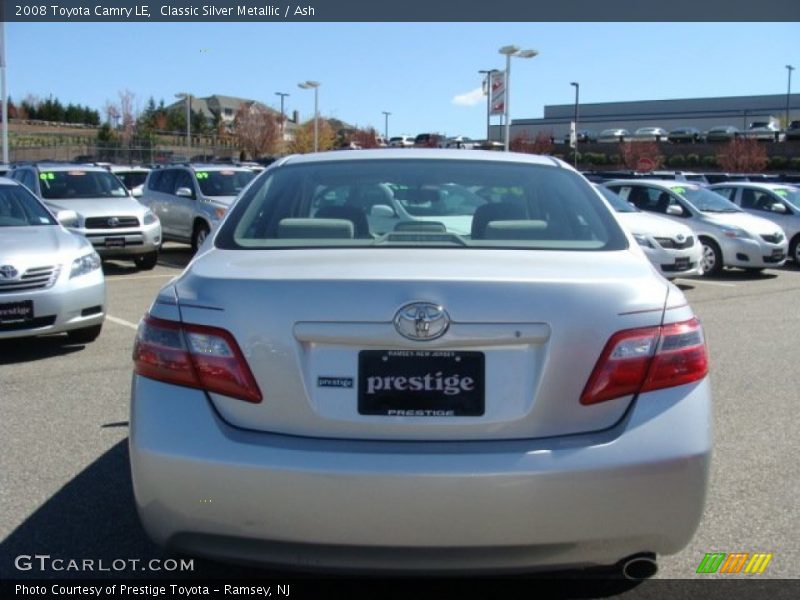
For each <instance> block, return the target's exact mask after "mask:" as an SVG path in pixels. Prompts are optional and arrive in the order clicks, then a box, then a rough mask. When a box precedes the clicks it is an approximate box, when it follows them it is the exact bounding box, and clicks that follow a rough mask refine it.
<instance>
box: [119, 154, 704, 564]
mask: <svg viewBox="0 0 800 600" xmlns="http://www.w3.org/2000/svg"><path fill="white" fill-rule="evenodd" d="M376 184H378V185H380V186H382V189H389V190H398V191H399V190H406V191H407V194H406V195H407V198H406V201H407V202H410V203H412V204H413V203H416V202H417V201H419V202H420V203H421V207H425V208H427V207H428V205H427V202H428V201H429V200H431V199H433V197H434V194H432V193H430V192H436V191H438V192H440V193H439V194H437V196H438V197H439V198H440V199H441V198H442V196H444V195H446V194H445V193H444V192H445V191H448V190H445V189H440V188H442V187H444V186H448V187H450V188H451V189H452V187H453V186H457V187H456V189H458V190H462V189H466V190H470V191H472V192H474V193H475V195H476V196H477V198H478V199H479V200H480V202H478V203H477V204H476V206H473V207H472V209H471V212H470V214H465V215H461V216H462V217H469V218H470V219H471V220H472V223H471V227H470V229H469V232H467V233H462V232H461V230H460V229H458V230H451V229H450V228H449V227H448V226H447V225H444V228H443V229H442V228H427V227H428V223H427V222H412V223H411V224H412V225H413V226H414V227H417V228H412V229H409V230H390V231H387V232H384V233H381V232H380V231H379V230H376V228H375V226H374V225H375V221H374V217H373V216H372V215H370V214H369V213H368V212H367V210H366V203H365V200H369V198H368V197H367V196H369V195H371V194H372V193H373V192H374V190H375V185H376ZM423 190H424V191H425V192H424V193H422V194H421V195H420V196H416V195H415V192H417V191H423ZM334 191H335V193H334ZM465 198H466V197H465ZM459 205H460V206H462V207H463V208H464V212H466V206H467V204H466V202H461V203H459ZM323 209H324V210H325V212H324V215H321V214H320V212H322V211H323ZM133 361H134V376H133V381H132V386H131V418H130V423H131V426H130V437H129V444H130V446H129V448H130V454H129V456H130V463H131V470H132V481H133V490H134V496H135V501H136V507H137V510H138V512H139V516H140V518H141V520H142V523H143V525H144V529H145V531H146V532H147V533H148V535H149V536H150V537H151V538H152V539H153V540H154V541H155V542H156V543H158V544H160V545H163V546H166V547H168V548H172V549H173V550H175V551H177V552H188V553H190V554H202V555H208V556H217V557H223V558H227V559H229V560H236V561H247V562H260V563H266V564H273V565H280V564H283V565H293V566H295V567H301V568H303V567H305V568H327V569H343V570H347V571H349V572H353V571H354V570H366V571H373V572H384V573H385V572H387V571H390V572H399V571H410V572H417V573H419V572H424V573H434V572H440V573H441V572H445V573H446V572H450V573H453V572H455V571H459V572H470V573H471V572H475V571H479V570H488V571H494V572H496V571H503V570H511V571H520V570H534V569H538V570H548V569H549V570H553V569H556V568H558V567H562V568H563V567H570V568H582V567H597V566H604V567H609V566H613V565H617V567H618V568H620V567H621V568H622V569H623V570H625V569H626V567H627V572H628V574H631V567H632V566H634V567H636V568H635V569H634V570H635V571H636V572H637V573H638V574H641V573H642V569H641V567H649V572H650V573H652V572H653V570H652V564H653V561H654V560H655V555H656V554H659V553H662V554H672V553H676V552H679V551H680V550H681V549H682V548H684V547H686V545H687V544H688V543H689V542H690V541H691V539H692V536H693V534H694V532H695V530H696V528H697V526H698V523H699V522H700V518H701V515H702V512H703V506H704V501H705V495H706V486H707V481H708V472H709V465H710V458H711V441H712V440H711V410H710V409H711V391H710V384H709V380H708V377H707V376H706V375H707V373H708V353H707V349H706V345H705V340H704V336H703V329H702V326H701V324H700V322H699V320H698V319H697V318H696V317H695V315H694V313H693V312H692V309H691V308H690V307H689V306H688V304H687V302H686V298H685V296H684V295H683V293H682V292H681V291H680V290H679V289H678V288H677V287H676V286H675V285H673V284H671V283H669V282H668V281H667V280H665V279H664V278H663V277H661V276H660V275H659V274H658V273H657V272H656V271H655V269H653V267H652V265H651V264H650V263H649V262H648V260H647V258H646V257H645V255H644V253H643V252H642V250H641V249H640V248H639V247H638V246H637V244H636V242H635V241H634V240H633V239H632V237H631V235H630V234H629V233H627V232H626V231H625V230H624V229H623V227H622V226H621V225H620V223H619V221H618V219H617V218H616V217H615V216H614V213H613V212H612V211H611V209H610V208H609V206H608V204H607V203H606V202H605V201H604V200H603V199H602V197H601V196H600V195H599V194H598V193H597V192H596V191H595V190H594V189H593V188H592V187H591V185H590V184H589V183H588V182H587V181H586V180H585V179H584V178H583V177H581V175H580V174H578V173H577V172H576V171H575V170H574V169H573V168H572V167H571V166H569V165H567V164H566V163H564V162H563V161H559V160H558V159H555V158H553V157H549V156H532V155H528V154H517V153H512V152H508V153H506V152H486V151H479V150H475V151H471V152H464V151H462V150H447V149H436V150H422V149H420V150H416V149H415V150H353V151H351V152H321V153H316V154H307V155H303V156H289V157H285V158H282V159H280V160H279V161H277V162H276V163H275V164H274V165H272V166H271V167H270V169H268V170H267V171H265V172H264V173H263V174H262V175H261V176H259V178H258V179H256V180H254V181H253V183H252V184H251V185H250V186H249V187H248V188H247V189H246V190H245V191H244V192H243V193H242V195H241V196H240V197H239V198H238V199H237V201H236V203H235V204H234V205H233V206H232V207H231V209H230V211H229V212H228V213H227V214H226V215H225V217H224V219H223V221H222V222H221V223H220V225H219V227H218V228H217V229H215V230H214V231H212V232H211V235H210V237H209V239H208V240H207V242H206V244H205V245H204V246H203V248H201V250H200V252H199V253H198V255H197V256H196V257H195V258H194V260H193V261H192V262H191V263H190V264H189V265H188V266H187V268H186V270H185V271H184V272H183V273H182V274H181V275H180V276H179V277H177V278H175V279H174V280H172V281H171V282H169V283H168V284H167V285H166V286H165V287H163V288H162V289H161V291H160V292H159V294H158V298H157V299H156V300H155V301H154V303H153V304H152V305H151V308H150V310H149V313H148V314H147V315H146V316H145V317H144V319H143V320H142V322H141V323H140V325H139V330H138V332H137V337H136V341H135V344H134V351H133ZM637 564H638V565H639V566H638V567H637V566H636V565H637Z"/></svg>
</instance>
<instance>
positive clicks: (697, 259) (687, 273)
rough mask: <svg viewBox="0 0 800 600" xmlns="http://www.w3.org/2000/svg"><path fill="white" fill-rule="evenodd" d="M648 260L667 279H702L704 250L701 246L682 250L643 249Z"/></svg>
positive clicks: (697, 245)
mask: <svg viewBox="0 0 800 600" xmlns="http://www.w3.org/2000/svg"><path fill="white" fill-rule="evenodd" d="M643 250H644V252H645V254H646V255H647V258H649V259H650V262H651V263H653V265H654V266H655V267H656V268H657V269H658V271H659V273H661V274H662V275H663V276H664V277H666V278H667V279H674V278H675V277H700V276H701V275H702V274H703V266H702V262H701V261H702V260H703V249H702V247H701V246H700V244H695V245H694V246H692V247H691V248H684V249H681V250H675V249H665V248H643Z"/></svg>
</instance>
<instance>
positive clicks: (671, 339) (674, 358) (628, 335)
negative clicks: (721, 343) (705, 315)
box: [581, 318, 708, 404]
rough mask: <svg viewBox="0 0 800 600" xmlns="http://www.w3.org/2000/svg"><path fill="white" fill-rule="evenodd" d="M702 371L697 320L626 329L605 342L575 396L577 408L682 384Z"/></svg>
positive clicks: (704, 369)
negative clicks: (581, 392) (577, 398)
mask: <svg viewBox="0 0 800 600" xmlns="http://www.w3.org/2000/svg"><path fill="white" fill-rule="evenodd" d="M707 373H708V352H707V350H706V343H705V339H704V337H703V329H702V327H701V326H700V322H699V321H698V320H697V319H696V318H694V319H691V320H690V321H684V322H683V323H673V324H670V325H662V326H661V327H647V328H644V329H628V330H626V331H620V332H617V333H615V334H614V335H612V336H611V339H609V340H608V343H607V344H606V347H605V348H604V349H603V353H602V354H601V355H600V360H598V361H597V365H596V366H595V368H594V371H592V375H591V377H589V381H588V382H587V383H586V387H585V388H584V390H583V394H581V404H596V403H598V402H604V401H606V400H613V399H614V398H619V397H621V396H628V395H631V394H637V393H639V392H647V391H652V390H659V389H662V388H668V387H674V386H676V385H683V384H685V383H691V382H692V381H697V380H699V379H702V378H703V377H705V376H706V374H707Z"/></svg>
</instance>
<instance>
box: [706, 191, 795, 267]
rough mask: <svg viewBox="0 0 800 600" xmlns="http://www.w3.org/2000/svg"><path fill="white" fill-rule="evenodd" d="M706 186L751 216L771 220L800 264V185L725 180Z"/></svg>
mask: <svg viewBox="0 0 800 600" xmlns="http://www.w3.org/2000/svg"><path fill="white" fill-rule="evenodd" d="M709 189H711V190H714V191H715V192H716V193H718V194H722V195H723V196H725V197H726V198H727V199H728V200H730V201H731V202H733V203H734V204H736V205H737V206H740V207H741V208H742V209H743V210H745V211H747V212H748V213H750V214H752V215H757V216H759V217H761V218H763V219H767V220H768V221H772V222H773V223H775V224H776V225H777V226H779V227H780V228H781V229H783V233H784V234H785V235H786V239H788V240H789V258H791V259H793V260H794V262H795V264H796V265H800V187H797V186H794V185H788V184H783V183H755V182H738V181H737V182H727V183H718V184H716V185H712V186H711V187H710V188H709Z"/></svg>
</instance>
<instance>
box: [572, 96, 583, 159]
mask: <svg viewBox="0 0 800 600" xmlns="http://www.w3.org/2000/svg"><path fill="white" fill-rule="evenodd" d="M570 85H571V86H573V87H574V88H575V148H574V151H575V163H574V164H575V168H576V169H577V168H578V94H579V93H580V89H581V84H580V83H578V82H577V81H571V82H570Z"/></svg>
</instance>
